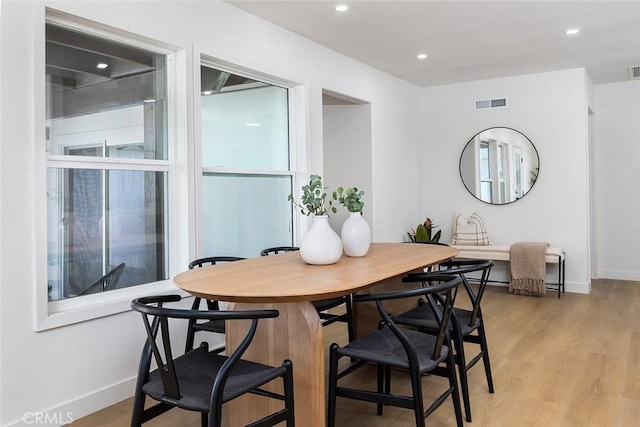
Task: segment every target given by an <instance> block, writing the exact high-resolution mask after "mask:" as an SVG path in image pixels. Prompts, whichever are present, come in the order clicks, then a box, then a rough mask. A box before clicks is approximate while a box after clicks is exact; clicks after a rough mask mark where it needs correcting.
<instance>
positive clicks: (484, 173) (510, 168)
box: [460, 127, 540, 205]
mask: <svg viewBox="0 0 640 427" xmlns="http://www.w3.org/2000/svg"><path fill="white" fill-rule="evenodd" d="M539 170H540V159H539V157H538V151H537V150H536V147H535V146H534V145H533V143H532V142H531V140H530V139H529V138H527V137H526V136H525V135H524V134H522V133H521V132H518V131H517V130H515V129H511V128H505V127H494V128H489V129H485V130H483V131H482V132H478V133H477V134H475V135H474V136H473V138H471V139H470V140H469V142H467V145H466V146H465V147H464V150H462V155H461V156H460V177H461V178H462V182H463V183H464V186H465V187H466V188H467V190H469V193H471V194H473V196H474V197H476V198H477V199H478V200H481V201H483V202H485V203H489V204H492V205H504V204H507V203H512V202H515V201H516V200H519V199H521V198H523V197H524V196H525V194H527V193H528V192H529V191H531V188H532V187H533V185H534V184H535V183H536V180H537V179H538V171H539Z"/></svg>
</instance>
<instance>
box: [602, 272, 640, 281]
mask: <svg viewBox="0 0 640 427" xmlns="http://www.w3.org/2000/svg"><path fill="white" fill-rule="evenodd" d="M599 276H600V277H598V279H613V280H634V281H640V271H625V270H600V271H599Z"/></svg>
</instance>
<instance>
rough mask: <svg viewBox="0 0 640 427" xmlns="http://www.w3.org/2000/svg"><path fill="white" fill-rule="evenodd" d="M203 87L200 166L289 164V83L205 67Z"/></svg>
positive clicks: (260, 167) (270, 167)
mask: <svg viewBox="0 0 640 427" xmlns="http://www.w3.org/2000/svg"><path fill="white" fill-rule="evenodd" d="M212 74H213V76H212ZM216 76H217V77H216ZM214 77H216V78H214ZM221 80H224V82H225V83H224V86H222V87H220V88H219V89H218V90H216V88H217V87H218V86H220V84H221V83H220V81H221ZM201 89H202V97H201V102H202V104H201V105H202V165H203V166H206V167H216V168H235V169H252V170H287V169H288V168H289V119H288V114H289V113H288V106H287V103H288V91H287V89H285V88H282V87H278V86H272V85H268V84H266V83H260V82H257V81H255V80H251V79H248V78H242V77H240V76H236V75H233V74H229V73H225V72H223V71H217V70H214V69H212V68H209V67H202V88H201Z"/></svg>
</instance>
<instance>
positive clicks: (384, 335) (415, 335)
mask: <svg viewBox="0 0 640 427" xmlns="http://www.w3.org/2000/svg"><path fill="white" fill-rule="evenodd" d="M403 332H404V334H405V336H406V337H407V338H408V340H409V342H410V343H411V346H412V347H413V348H414V349H415V350H416V355H417V356H418V367H419V369H420V373H421V374H424V373H427V372H429V371H432V370H433V369H435V368H436V366H438V365H439V364H440V363H441V362H443V361H444V360H446V358H447V355H448V354H449V348H448V347H447V346H446V345H443V346H442V349H441V351H440V357H438V358H436V359H433V358H432V356H433V351H434V349H435V346H436V337H434V336H433V335H428V334H424V333H422V332H416V331H412V330H410V329H407V330H406V331H403ZM337 353H338V355H340V356H347V357H351V358H354V359H361V360H368V361H370V362H373V363H383V364H385V365H388V366H390V367H392V368H398V369H409V358H408V357H407V351H406V350H405V349H404V347H402V344H401V343H400V341H398V338H396V336H395V335H394V334H393V332H391V330H390V329H389V328H384V329H381V330H378V331H376V332H373V333H371V334H369V335H367V336H365V337H363V338H358V339H357V340H355V341H353V342H352V343H349V344H347V345H346V346H345V347H342V348H339V349H338V350H337Z"/></svg>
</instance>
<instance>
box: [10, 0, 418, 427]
mask: <svg viewBox="0 0 640 427" xmlns="http://www.w3.org/2000/svg"><path fill="white" fill-rule="evenodd" d="M45 5H46V6H50V7H51V8H54V9H58V10H61V11H64V12H68V13H70V14H73V15H77V16H81V17H84V18H86V19H89V20H92V21H96V22H100V23H103V24H105V25H108V26H111V27H115V28H118V29H121V30H123V31H127V32H131V33H135V34H138V35H141V36H144V37H148V38H150V39H152V40H157V41H160V42H163V43H167V44H170V45H173V46H176V47H177V49H178V50H181V51H182V53H183V54H184V55H185V56H186V58H187V59H188V60H189V59H191V58H195V60H194V61H193V62H194V63H190V62H187V66H186V69H179V70H178V71H179V74H180V75H182V76H187V77H186V79H187V84H186V85H184V86H186V87H190V85H192V83H193V82H192V81H191V77H190V76H193V74H194V73H193V69H194V68H199V59H198V58H199V56H200V54H201V53H204V54H206V55H208V56H210V57H214V58H219V59H222V60H224V61H227V62H228V63H231V64H235V65H238V66H241V67H245V68H248V69H251V70H255V71H258V72H261V73H264V74H269V75H272V76H276V77H279V78H283V79H288V80H290V81H293V82H297V83H300V84H304V85H305V86H304V90H303V91H302V94H303V96H301V98H303V99H302V100H301V101H302V102H303V103H304V112H305V113H304V114H303V116H302V117H301V118H302V119H303V120H302V121H303V125H305V127H303V128H302V129H301V130H299V131H300V132H301V134H302V136H303V138H304V140H303V146H304V150H302V151H301V152H302V153H303V154H304V157H305V160H306V161H307V163H308V170H307V171H308V172H310V173H322V167H323V159H322V90H323V89H328V90H331V91H332V92H335V93H341V94H344V95H346V96H350V97H353V98H356V99H366V100H367V101H369V102H371V124H372V128H371V139H372V147H371V150H372V152H373V159H372V168H371V169H372V174H371V182H372V184H373V187H374V189H373V190H372V193H375V195H376V198H375V200H373V201H370V203H369V205H368V209H370V211H369V212H374V211H375V212H376V215H375V218H374V220H373V223H372V224H371V225H372V228H373V229H374V230H375V235H376V236H377V238H378V240H395V241H400V240H402V236H403V232H404V230H405V229H406V227H407V225H408V223H410V222H411V221H410V220H411V216H412V214H411V212H412V211H417V206H418V201H417V199H416V198H415V197H412V196H413V195H414V194H416V193H417V188H418V185H419V180H418V176H419V174H420V171H419V168H418V160H417V157H416V156H415V155H414V153H415V152H416V151H417V148H416V147H417V146H416V142H417V141H418V139H419V138H418V135H419V132H420V129H419V127H418V123H419V120H418V118H419V113H418V109H419V108H418V107H419V93H418V90H417V88H416V87H415V86H413V85H411V84H408V83H406V82H403V81H401V80H399V79H396V78H394V77H391V76H389V75H387V74H385V73H382V72H379V71H376V70H373V69H372V68H370V67H367V66H364V65H362V64H360V63H358V62H356V61H354V60H352V59H349V58H347V57H345V56H343V55H339V54H337V53H335V52H332V51H330V50H327V49H325V48H323V47H321V46H319V45H317V44H314V43H312V42H310V41H308V40H306V39H303V38H300V37H297V36H294V35H293V34H292V33H290V32H287V31H285V30H283V29H280V28H278V27H275V26H273V25H271V24H269V23H266V22H264V21H261V20H259V19H257V18H255V17H253V16H251V15H248V14H246V13H244V12H242V11H240V10H238V9H235V8H233V7H231V6H229V5H227V4H224V3H221V2H216V1H201V2H188V1H161V2H146V1H132V2H115V3H114V2H113V1H108V0H107V1H91V2H89V1H78V2H65V1H51V2H30V1H20V2H17V1H9V2H6V1H3V2H2V15H1V17H0V18H1V25H0V27H1V31H2V33H1V36H2V37H1V49H2V62H1V64H0V77H1V80H0V87H1V88H2V89H1V90H2V98H1V100H0V102H1V104H0V106H1V110H2V128H1V129H0V136H1V144H0V159H1V163H0V194H1V196H2V204H1V205H0V218H2V221H1V222H0V235H1V236H2V239H1V241H0V253H2V260H1V263H2V270H0V288H1V290H2V298H1V299H0V325H1V326H2V329H1V330H0V347H1V350H0V362H1V363H0V390H2V396H1V397H0V425H2V426H7V425H14V424H23V423H22V421H21V420H22V417H23V415H24V414H25V413H28V412H44V411H47V412H48V413H50V414H51V415H53V414H58V413H60V414H63V413H66V412H67V411H69V412H72V413H73V417H74V418H78V417H80V416H83V415H85V414H87V413H90V412H93V411H95V410H97V409H100V408H102V407H105V406H107V405H110V404H112V403H115V402H117V401H119V400H122V399H124V398H126V397H128V396H130V395H131V394H132V391H133V382H132V380H133V378H134V376H135V373H136V369H137V362H138V357H139V351H140V349H141V346H142V340H143V334H144V332H143V330H142V325H141V322H140V319H139V318H138V316H137V315H134V314H133V313H131V312H125V313H122V314H116V315H113V316H109V317H104V318H99V319H96V320H92V321H87V322H82V323H78V324H74V325H71V326H66V327H60V328H57V329H51V330H47V331H43V332H38V333H36V332H34V324H35V321H34V319H35V310H36V302H35V298H36V297H35V289H36V287H37V286H38V283H36V270H37V269H41V268H42V266H39V265H38V260H39V259H44V258H46V246H44V248H45V249H44V250H43V245H42V244H41V241H40V240H39V239H41V238H43V237H44V236H40V234H42V233H44V232H45V231H44V230H42V229H39V228H38V227H37V224H38V223H39V222H38V218H39V217H40V216H41V215H43V214H44V212H37V211H36V208H35V206H36V204H37V202H38V200H40V199H39V198H41V197H43V194H42V193H40V192H39V191H40V189H39V188H38V187H37V186H36V179H35V177H36V176H38V175H42V174H43V172H42V171H39V170H38V166H36V164H37V162H36V159H40V160H41V163H40V164H43V163H42V161H43V160H42V159H43V156H44V145H43V144H44V132H43V129H42V128H41V126H39V124H40V123H44V19H45ZM167 23H169V24H167ZM196 71H197V70H196ZM195 92H196V93H197V92H198V90H197V89H196V90H195ZM178 95H182V96H184V93H182V94H180V93H179V94H178ZM186 99H187V100H188V96H187V98H186ZM185 102H186V101H185ZM42 127H43V126H42ZM192 134H193V132H191V131H190V132H189V137H191V136H192ZM181 137H182V138H183V139H184V138H186V137H187V136H184V135H183V136H181ZM407 201H408V202H407ZM188 216H189V217H190V218H193V217H194V215H193V213H190V214H189V215H188ZM185 229H193V227H192V226H188V227H186V226H185ZM193 248H194V245H193V244H191V245H190V250H191V251H193ZM38 254H39V255H40V257H38V256H37V255H38ZM182 256H183V257H184V259H187V257H188V254H186V253H185V254H183V255H182ZM181 265H182V264H181ZM185 265H186V264H185ZM178 268H179V267H178V266H174V267H173V271H172V274H176V273H177V272H179V269H178ZM45 304H46V303H45Z"/></svg>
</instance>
